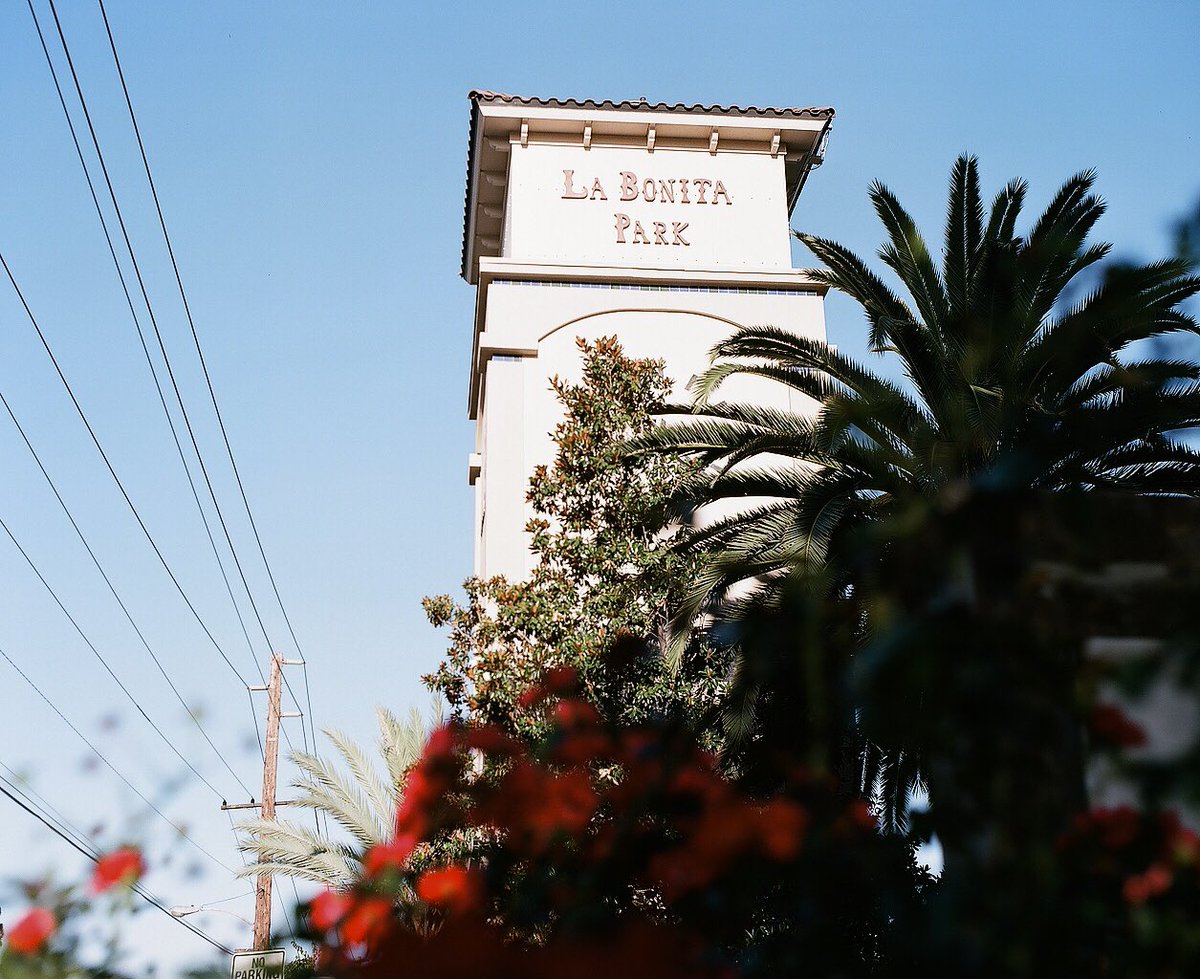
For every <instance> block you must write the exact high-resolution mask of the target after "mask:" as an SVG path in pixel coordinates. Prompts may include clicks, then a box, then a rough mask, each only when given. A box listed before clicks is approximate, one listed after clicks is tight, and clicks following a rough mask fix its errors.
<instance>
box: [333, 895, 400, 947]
mask: <svg viewBox="0 0 1200 979" xmlns="http://www.w3.org/2000/svg"><path fill="white" fill-rule="evenodd" d="M391 921H392V902H391V901H389V900H388V899H387V898H386V897H365V898H362V899H361V900H359V901H356V902H354V906H353V907H352V908H351V909H350V913H349V914H348V915H346V917H345V918H344V919H343V921H342V939H343V941H345V943H346V944H347V945H361V944H363V943H367V944H371V943H374V942H376V941H378V940H379V939H380V938H382V937H383V936H384V935H385V934H387V932H388V929H389V926H390V925H391Z"/></svg>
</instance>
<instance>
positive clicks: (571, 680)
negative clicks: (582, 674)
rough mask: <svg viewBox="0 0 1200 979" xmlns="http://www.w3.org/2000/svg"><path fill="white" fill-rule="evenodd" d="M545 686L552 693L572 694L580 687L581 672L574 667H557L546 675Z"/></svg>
mask: <svg viewBox="0 0 1200 979" xmlns="http://www.w3.org/2000/svg"><path fill="white" fill-rule="evenodd" d="M545 684H546V689H547V690H549V691H550V692H551V693H571V692H572V691H573V690H574V689H575V688H576V687H578V686H579V671H578V670H577V669H575V667H573V666H556V667H555V668H554V669H552V670H549V671H548V672H547V673H546V677H545Z"/></svg>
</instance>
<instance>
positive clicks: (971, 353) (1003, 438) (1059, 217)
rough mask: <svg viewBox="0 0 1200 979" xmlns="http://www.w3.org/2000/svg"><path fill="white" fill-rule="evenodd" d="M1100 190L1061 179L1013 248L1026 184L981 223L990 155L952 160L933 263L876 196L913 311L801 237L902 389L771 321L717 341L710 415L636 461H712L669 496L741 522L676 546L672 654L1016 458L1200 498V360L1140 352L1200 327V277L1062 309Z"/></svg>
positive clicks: (1027, 474)
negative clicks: (690, 555)
mask: <svg viewBox="0 0 1200 979" xmlns="http://www.w3.org/2000/svg"><path fill="white" fill-rule="evenodd" d="M1094 177H1095V175H1094V173H1092V172H1091V171H1087V172H1084V173H1080V174H1077V175H1076V176H1074V177H1072V178H1071V179H1070V180H1068V181H1067V182H1066V183H1065V184H1064V185H1063V187H1062V188H1061V189H1060V190H1059V191H1058V193H1057V194H1056V195H1055V196H1054V198H1053V200H1052V201H1051V203H1050V205H1049V207H1047V208H1046V210H1045V212H1044V213H1043V214H1042V215H1041V216H1040V217H1039V218H1038V219H1037V220H1036V221H1035V222H1034V224H1033V227H1032V229H1031V230H1030V231H1029V232H1028V233H1026V234H1024V235H1018V233H1017V231H1016V225H1017V221H1018V218H1019V216H1020V213H1021V208H1022V204H1023V202H1024V198H1025V191H1026V185H1025V183H1024V182H1023V181H1019V180H1018V181H1012V182H1010V183H1009V184H1008V185H1007V186H1006V187H1005V188H1004V189H1003V190H1001V191H1000V193H999V194H997V195H996V197H995V200H994V201H993V203H992V206H991V210H990V212H988V213H987V215H986V222H985V213H984V207H983V202H982V200H981V197H980V191H979V175H978V167H977V163H976V160H975V158H974V157H969V156H963V157H960V158H959V159H958V160H957V161H956V163H955V164H954V168H953V171H952V173H951V179H950V195H949V205H948V208H947V217H946V230H945V244H944V246H943V252H942V260H941V263H940V267H939V265H938V264H935V261H934V259H933V257H932V256H931V254H930V251H929V248H928V246H927V245H926V243H925V240H924V238H923V237H922V236H921V233H920V232H919V231H918V230H917V227H916V224H915V222H914V221H913V219H912V217H911V216H910V215H909V214H908V213H907V212H906V211H905V210H904V209H903V208H902V207H901V205H900V203H899V201H898V200H897V199H896V197H895V196H894V195H893V194H892V193H891V192H890V191H889V190H888V189H887V188H886V187H884V186H883V185H882V184H879V183H875V184H873V185H872V187H871V191H870V196H871V200H872V201H873V203H874V205H875V209H876V211H877V213H878V215H879V218H880V220H881V221H882V222H883V225H884V228H885V231H886V233H887V239H886V241H885V243H884V244H883V246H882V248H881V249H880V251H879V257H880V258H881V259H882V260H883V262H884V264H885V265H887V266H888V267H889V268H890V269H891V270H892V272H893V273H895V275H896V276H897V277H898V279H899V280H900V283H901V284H902V285H903V287H904V290H905V292H907V294H908V295H907V298H902V297H901V296H900V295H898V294H897V293H896V292H894V291H893V290H892V289H891V288H890V287H889V286H888V285H887V284H886V283H885V282H884V281H883V279H882V278H881V277H880V276H879V275H877V274H876V273H875V272H873V271H871V270H870V269H869V268H868V266H867V264H866V263H865V262H864V261H863V260H862V259H860V258H858V257H857V256H856V255H854V254H853V253H852V252H850V251H849V250H848V249H846V248H844V247H842V246H841V245H839V244H836V243H835V242H832V241H829V240H827V239H824V238H818V237H814V236H812V235H806V234H801V235H799V237H800V240H801V241H803V242H804V243H805V244H806V245H807V246H808V247H809V248H810V249H811V250H812V251H813V252H814V253H815V254H816V255H817V257H818V258H819V259H821V260H822V261H823V262H824V263H825V265H826V266H827V267H826V268H822V269H813V270H810V271H809V272H808V274H809V275H810V276H811V277H812V278H813V279H815V280H817V281H819V282H823V283H826V284H828V285H829V286H831V287H832V288H834V289H838V290H841V291H842V292H844V293H846V294H847V295H849V296H851V297H852V298H853V299H854V300H856V301H857V302H858V303H859V304H860V305H861V306H862V308H863V311H864V312H865V313H866V316H867V320H868V322H869V324H870V346H871V349H872V351H873V352H876V353H890V354H894V355H896V357H898V359H899V363H900V365H901V367H902V368H903V372H904V375H905V377H906V378H907V382H908V383H906V384H902V383H893V382H891V381H889V380H886V379H885V378H883V377H880V376H879V375H877V374H875V373H873V372H872V371H871V370H869V369H867V368H865V367H863V366H861V365H860V364H858V363H855V362H854V361H853V360H852V359H850V358H848V357H845V356H843V355H842V354H840V353H839V352H838V351H837V350H836V349H835V348H833V347H831V346H830V345H829V344H827V343H824V342H822V341H819V340H813V339H809V338H805V337H800V336H796V335H795V334H793V333H791V332H789V331H786V330H782V329H778V328H775V327H771V326H754V327H748V328H744V329H741V330H739V331H738V332H737V333H736V334H734V335H733V336H732V337H730V338H729V339H727V340H725V341H723V342H721V343H719V344H717V345H716V346H715V347H714V348H713V350H712V356H713V361H714V363H713V366H712V367H711V368H710V369H709V370H708V371H707V372H706V373H704V374H703V375H701V376H700V377H699V378H697V379H696V381H695V382H694V389H695V392H696V395H697V400H696V404H695V405H694V406H689V407H677V408H675V409H672V411H673V412H674V413H676V415H677V416H678V415H682V414H686V417H683V418H680V417H676V418H675V419H674V420H673V421H671V422H669V423H668V424H665V425H663V426H661V427H659V428H658V429H657V430H656V431H655V432H653V433H652V434H650V435H648V436H646V437H643V438H641V439H639V440H638V442H637V443H636V445H635V447H634V448H635V451H647V450H649V451H668V452H677V453H684V454H686V455H689V456H692V457H694V458H696V459H698V460H700V461H701V462H703V463H705V465H704V466H703V467H702V468H701V471H700V472H699V474H698V475H697V476H696V477H694V478H693V479H691V480H690V481H689V482H688V483H686V484H685V485H684V486H682V487H681V488H680V490H679V492H678V493H677V494H676V496H675V499H674V504H675V513H676V516H681V517H683V518H684V519H687V518H694V517H695V515H696V514H697V511H700V510H701V508H703V507H706V506H710V505H711V504H714V503H717V502H718V501H723V505H724V511H723V512H725V513H726V514H727V515H726V516H724V517H722V518H720V519H716V520H712V521H709V522H707V523H703V522H701V523H698V524H695V525H694V526H693V527H692V528H691V529H690V530H688V531H687V532H685V533H684V534H682V535H681V537H680V546H681V547H682V548H683V549H685V550H687V551H695V552H699V553H701V554H703V555H705V557H706V563H705V566H704V569H703V571H702V572H701V574H700V575H699V577H698V579H697V580H696V582H695V585H694V587H693V588H692V590H691V593H690V594H689V596H688V599H687V601H686V602H685V603H684V604H683V606H682V607H681V608H680V610H679V613H678V615H677V616H676V622H677V624H678V625H679V626H680V628H679V630H678V635H679V637H680V638H679V641H678V642H677V643H676V644H675V646H674V653H675V654H676V655H678V654H679V653H680V652H681V651H682V648H683V646H684V644H685V641H686V635H687V631H688V626H689V625H690V623H692V622H694V621H696V619H697V616H698V615H700V614H702V613H703V612H705V611H706V610H707V611H712V610H715V609H716V610H720V611H721V612H722V614H725V615H732V616H735V617H736V616H737V615H738V614H739V613H740V612H742V611H744V610H745V609H746V608H747V607H752V606H755V605H762V604H763V603H770V602H771V601H772V600H773V598H774V597H775V596H777V594H778V585H779V584H780V583H781V582H782V580H783V579H784V578H786V577H787V576H788V575H789V574H790V573H792V572H794V571H796V570H804V569H815V568H819V567H820V566H822V565H823V563H824V562H825V559H826V556H827V555H828V553H829V550H830V548H831V546H833V544H834V542H835V541H836V539H837V538H838V536H839V535H841V534H842V533H844V532H845V531H846V530H847V529H848V528H849V527H851V526H853V525H855V524H858V523H861V522H862V521H865V520H870V519H873V518H874V517H876V516H878V515H880V514H882V513H884V512H886V511H887V510H889V509H890V508H892V506H893V505H894V504H895V503H897V502H898V501H902V500H904V499H905V498H909V499H911V498H913V497H914V496H926V497H928V496H932V495H934V494H936V493H937V492H938V491H939V490H941V489H943V488H944V487H946V486H947V485H948V484H950V483H952V482H954V481H956V480H960V479H967V478H970V477H972V476H974V475H977V474H979V473H982V472H985V471H987V470H989V469H990V468H992V467H995V466H996V465H997V464H999V463H1001V462H1002V461H1005V460H1007V461H1009V462H1012V461H1014V460H1019V462H1020V465H1021V466H1023V467H1024V470H1023V472H1024V475H1023V478H1024V479H1026V480H1027V481H1028V485H1030V486H1032V487H1036V488H1044V489H1047V490H1059V489H1065V488H1081V489H1109V490H1122V491H1128V492H1133V493H1151V494H1181V495H1189V496H1192V495H1197V493H1198V492H1200V453H1197V452H1196V451H1194V450H1193V449H1191V448H1189V447H1188V446H1187V445H1185V444H1183V442H1182V441H1181V440H1180V439H1179V438H1178V437H1177V436H1178V433H1179V432H1180V431H1181V430H1186V429H1189V428H1193V427H1195V426H1196V425H1197V424H1200V365H1198V364H1197V363H1195V362H1193V361H1191V360H1183V359H1167V358H1162V357H1155V356H1152V355H1147V354H1146V353H1145V349H1146V345H1141V346H1139V341H1144V340H1147V339H1150V338H1154V337H1161V336H1164V335H1168V334H1174V333H1180V332H1183V331H1187V332H1193V333H1194V332H1197V324H1196V321H1195V320H1194V319H1193V318H1192V317H1190V316H1189V315H1187V314H1186V313H1185V312H1184V311H1183V310H1182V309H1181V308H1180V304H1181V303H1182V302H1184V301H1185V300H1186V299H1188V298H1189V297H1191V296H1194V295H1195V294H1196V293H1197V292H1198V291H1200V279H1198V278H1196V277H1194V276H1190V275H1188V267H1187V265H1186V264H1185V263H1184V262H1182V261H1178V260H1176V261H1162V262H1156V263H1153V264H1149V265H1140V266H1127V265H1122V266H1120V267H1112V268H1110V269H1109V270H1108V271H1107V272H1106V273H1104V274H1103V275H1102V276H1101V277H1100V284H1099V285H1098V286H1097V287H1096V288H1094V289H1093V290H1092V291H1090V292H1087V293H1086V294H1084V295H1082V296H1081V297H1080V298H1077V299H1076V300H1075V301H1073V302H1068V296H1069V294H1071V293H1073V292H1075V291H1077V290H1078V289H1079V288H1080V286H1079V283H1080V279H1081V277H1082V276H1083V273H1085V272H1086V271H1087V270H1089V269H1093V270H1094V269H1095V267H1096V266H1097V263H1099V262H1100V261H1101V260H1102V259H1104V257H1105V256H1106V255H1107V254H1108V252H1109V250H1110V246H1109V245H1107V244H1103V243H1099V244H1089V243H1088V241H1087V239H1088V236H1089V233H1090V232H1091V230H1092V227H1093V225H1094V224H1095V223H1096V221H1097V219H1098V218H1099V217H1100V216H1101V214H1103V212H1104V203H1103V201H1101V200H1100V198H1098V197H1096V196H1095V195H1094V194H1093V193H1092V192H1091V190H1092V184H1093V182H1094ZM734 375H753V376H757V377H763V378H768V379H770V380H772V381H777V382H780V383H782V384H784V385H787V386H788V387H790V388H792V389H793V390H795V391H798V392H800V393H802V394H804V395H807V396H808V397H811V398H813V399H815V400H816V401H817V402H818V403H819V406H820V407H819V410H818V412H817V413H816V414H815V416H811V415H804V414H797V413H790V412H787V411H781V410H777V409H772V408H766V407H761V406H754V405H748V404H733V403H727V402H721V401H717V400H715V395H716V394H717V392H718V390H719V389H720V387H721V385H722V383H723V382H724V381H725V380H726V379H727V378H729V377H731V376H734ZM731 507H732V508H733V512H732V513H731V514H730V508H731ZM710 512H711V511H710Z"/></svg>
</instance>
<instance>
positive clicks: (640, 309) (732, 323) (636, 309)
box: [537, 306, 743, 344]
mask: <svg viewBox="0 0 1200 979" xmlns="http://www.w3.org/2000/svg"><path fill="white" fill-rule="evenodd" d="M621 313H655V314H658V313H666V314H668V315H675V316H697V317H700V318H701V319H709V320H716V321H717V322H718V323H724V324H726V325H727V326H729V327H732V329H733V330H740V329H741V328H742V325H743V324H741V323H739V322H737V320H731V319H728V318H727V317H725V316H718V315H717V314H716V313H706V312H704V311H702V310H698V309H659V308H656V307H646V306H628V307H622V308H621V309H601V310H596V311H595V312H591V313H584V314H583V315H582V316H576V317H574V318H573V319H569V320H567V321H566V322H564V323H559V324H558V326H555V327H551V328H550V329H549V330H547V331H546V332H545V333H543V334H542V335H541V336H540V337H538V338H537V342H538V343H539V344H540V343H542V341H544V340H546V339H547V338H548V337H550V336H551V335H553V334H555V333H557V332H558V331H559V330H565V329H566V328H567V327H569V326H574V325H575V324H576V323H582V322H583V321H584V320H590V319H596V318H598V317H602V316H612V315H614V314H621Z"/></svg>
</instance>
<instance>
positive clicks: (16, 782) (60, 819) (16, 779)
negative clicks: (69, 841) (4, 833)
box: [0, 762, 93, 847]
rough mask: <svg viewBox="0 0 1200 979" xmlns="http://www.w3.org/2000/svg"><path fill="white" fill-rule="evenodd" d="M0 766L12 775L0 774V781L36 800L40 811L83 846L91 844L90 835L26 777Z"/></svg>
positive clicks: (0, 765) (0, 764)
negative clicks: (50, 816)
mask: <svg viewBox="0 0 1200 979" xmlns="http://www.w3.org/2000/svg"><path fill="white" fill-rule="evenodd" d="M0 768H3V769H4V770H5V771H6V772H8V774H9V775H11V776H12V778H5V776H3V775H0V781H3V782H5V783H7V784H8V786H9V787H10V788H11V789H13V791H15V792H20V793H21V794H22V795H24V796H25V798H26V799H28V800H31V801H32V800H36V801H37V803H38V806H39V808H41V810H42V812H44V813H50V814H52V815H53V816H54V817H55V821H56V822H57V823H58V824H59V826H61V827H63V829H64V830H66V831H68V832H70V833H71V834H72V835H73V836H74V837H75V839H77V840H78V841H79V842H80V843H82V844H83V845H84V846H88V847H91V846H92V845H93V844H92V840H91V837H89V836H88V834H87V833H85V832H83V830H81V829H80V828H79V827H78V826H75V825H74V824H73V823H72V822H71V821H70V820H69V819H67V817H66V816H64V815H63V814H62V812H61V810H59V809H58V808H57V807H56V806H55V805H54V804H53V803H51V802H50V801H49V800H48V799H47V798H46V797H45V796H44V795H42V794H41V793H40V792H38V790H37V789H35V788H34V787H33V786H32V785H30V784H29V783H28V781H27V780H26V779H23V778H21V776H20V775H18V774H17V773H16V772H14V771H13V770H12V769H11V768H9V767H8V766H7V765H6V764H4V762H0ZM22 783H24V784H22Z"/></svg>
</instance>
